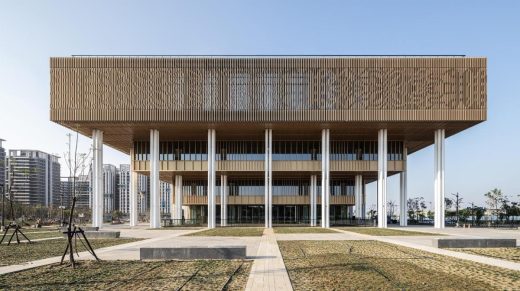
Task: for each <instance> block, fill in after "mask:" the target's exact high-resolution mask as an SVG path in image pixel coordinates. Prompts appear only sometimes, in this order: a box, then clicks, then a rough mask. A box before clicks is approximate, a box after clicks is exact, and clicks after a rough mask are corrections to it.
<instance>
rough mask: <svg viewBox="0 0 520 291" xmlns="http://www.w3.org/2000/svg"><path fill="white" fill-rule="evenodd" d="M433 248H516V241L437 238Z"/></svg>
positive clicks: (504, 239)
mask: <svg viewBox="0 0 520 291" xmlns="http://www.w3.org/2000/svg"><path fill="white" fill-rule="evenodd" d="M433 246H434V247H437V248H440V249H446V248H515V247H516V239H506V238H436V239H434V240H433Z"/></svg>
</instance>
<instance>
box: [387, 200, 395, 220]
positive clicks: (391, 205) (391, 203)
mask: <svg viewBox="0 0 520 291" xmlns="http://www.w3.org/2000/svg"><path fill="white" fill-rule="evenodd" d="M387 205H388V216H389V217H390V219H392V217H394V214H395V208H396V207H397V204H396V203H395V201H388V203H387Z"/></svg>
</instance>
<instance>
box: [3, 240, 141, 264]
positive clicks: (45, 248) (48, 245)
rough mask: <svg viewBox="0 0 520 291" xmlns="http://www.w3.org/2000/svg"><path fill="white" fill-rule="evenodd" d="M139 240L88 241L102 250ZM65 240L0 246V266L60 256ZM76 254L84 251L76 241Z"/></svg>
mask: <svg viewBox="0 0 520 291" xmlns="http://www.w3.org/2000/svg"><path fill="white" fill-rule="evenodd" d="M138 240H140V239H133V238H132V239H128V238H117V239H90V240H89V242H90V244H91V245H92V248H94V249H98V248H104V247H109V246H113V245H119V244H125V243H130V242H134V241H138ZM66 244H67V240H65V239H58V240H46V241H38V242H33V243H31V244H28V243H20V244H17V243H16V242H15V243H14V244H13V243H12V242H11V245H9V246H8V245H5V244H3V245H0V258H1V260H0V266H7V265H14V264H21V263H25V262H29V261H35V260H40V259H45V258H50V257H55V256H61V255H62V254H63V252H64V251H65V247H66V246H67V245H66ZM77 246H78V248H77V249H78V252H81V251H85V250H86V249H85V248H84V247H83V245H82V244H81V243H80V242H79V241H78V245H77Z"/></svg>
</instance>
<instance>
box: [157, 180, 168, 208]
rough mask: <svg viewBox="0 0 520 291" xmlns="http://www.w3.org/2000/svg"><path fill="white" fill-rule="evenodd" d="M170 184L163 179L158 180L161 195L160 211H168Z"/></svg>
mask: <svg viewBox="0 0 520 291" xmlns="http://www.w3.org/2000/svg"><path fill="white" fill-rule="evenodd" d="M170 187H171V184H170V183H166V182H163V181H160V182H159V189H160V193H161V195H160V197H161V213H170V193H171V188H170Z"/></svg>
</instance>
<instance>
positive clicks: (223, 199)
mask: <svg viewBox="0 0 520 291" xmlns="http://www.w3.org/2000/svg"><path fill="white" fill-rule="evenodd" d="M227 205H228V187H227V175H220V226H226V225H227V220H228V215H227Z"/></svg>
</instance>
